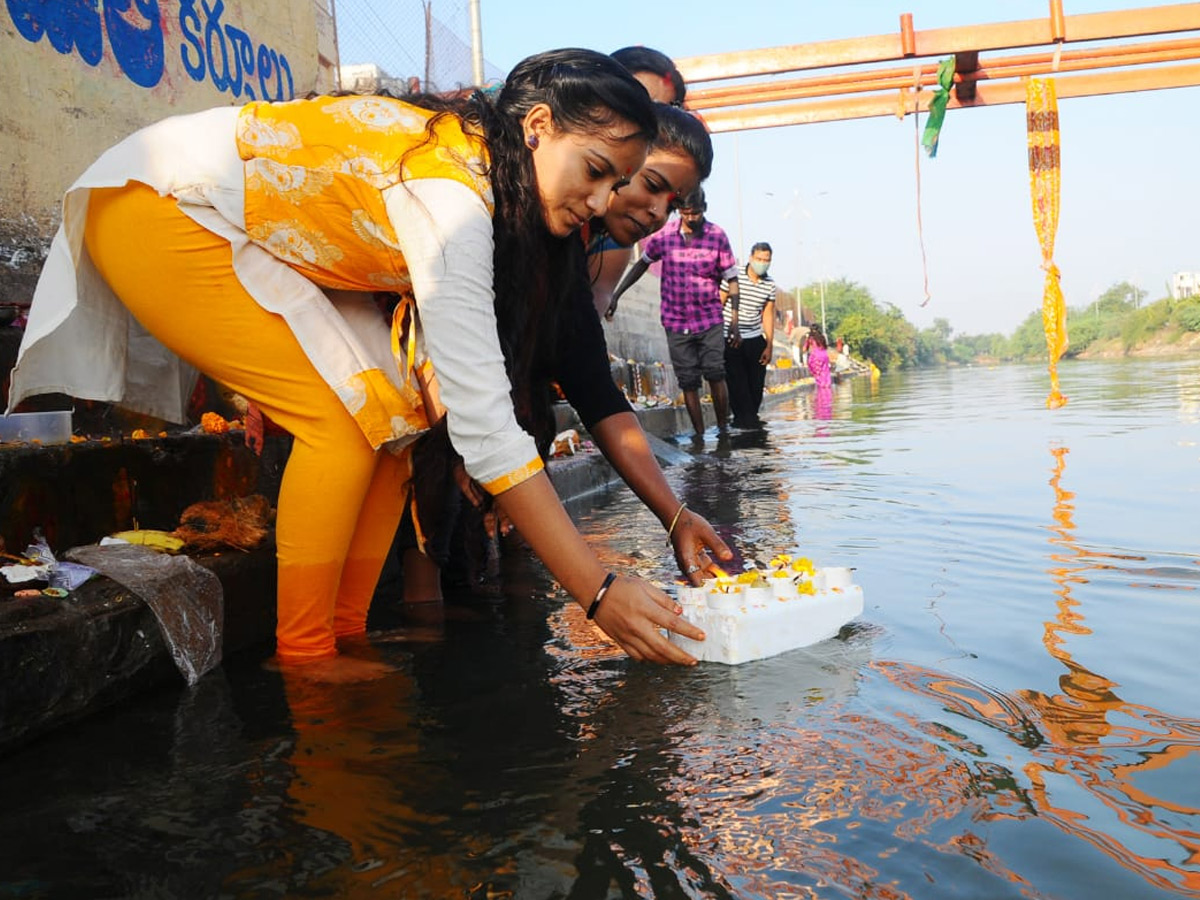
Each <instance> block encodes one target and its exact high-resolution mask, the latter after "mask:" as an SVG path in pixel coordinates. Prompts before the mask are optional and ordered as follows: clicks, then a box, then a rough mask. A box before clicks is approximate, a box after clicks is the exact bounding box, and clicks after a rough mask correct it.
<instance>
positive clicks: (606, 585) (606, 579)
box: [587, 572, 617, 619]
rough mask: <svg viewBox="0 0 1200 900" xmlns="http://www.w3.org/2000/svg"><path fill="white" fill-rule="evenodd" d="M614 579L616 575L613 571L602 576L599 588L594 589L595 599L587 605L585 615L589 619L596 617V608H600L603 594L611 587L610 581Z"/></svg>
mask: <svg viewBox="0 0 1200 900" xmlns="http://www.w3.org/2000/svg"><path fill="white" fill-rule="evenodd" d="M616 580H617V576H616V573H615V572H609V573H608V574H607V575H605V576H604V584H602V585H600V590H598V591H596V599H595V600H593V601H592V605H591V606H589V607H588V611H587V617H588V618H589V619H594V618H596V610H598V609H599V608H600V601H601V600H603V599H604V595H605V594H607V593H608V589H609V588H610V587H612V583H613V582H614V581H616Z"/></svg>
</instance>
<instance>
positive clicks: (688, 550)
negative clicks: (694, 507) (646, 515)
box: [671, 509, 733, 587]
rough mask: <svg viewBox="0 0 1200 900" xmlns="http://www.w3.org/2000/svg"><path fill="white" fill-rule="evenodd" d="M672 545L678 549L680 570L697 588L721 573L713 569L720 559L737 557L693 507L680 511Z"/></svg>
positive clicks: (677, 560) (676, 554) (677, 556)
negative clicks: (705, 580)
mask: <svg viewBox="0 0 1200 900" xmlns="http://www.w3.org/2000/svg"><path fill="white" fill-rule="evenodd" d="M671 546H672V547H674V548H675V562H677V563H679V571H680V572H682V573H683V577H684V578H686V579H687V580H688V583H690V584H691V585H692V586H693V587H699V586H700V585H701V584H702V583H703V581H704V579H705V578H709V577H712V576H713V575H715V574H717V573H716V572H713V571H712V569H713V567H714V566H715V565H716V560H718V559H719V560H722V561H723V562H728V561H729V560H731V559H733V551H732V550H730V549H729V547H728V546H727V545H726V543H725V542H724V541H723V540H721V538H720V536H719V535H718V534H717V533H716V531H714V530H713V527H712V526H711V525H709V524H708V520H707V519H705V518H704V516H702V515H699V514H698V513H694V512H692V511H691V510H690V509H685V510H684V511H683V512H682V513H680V516H679V521H678V522H676V523H675V530H674V531H672V532H671Z"/></svg>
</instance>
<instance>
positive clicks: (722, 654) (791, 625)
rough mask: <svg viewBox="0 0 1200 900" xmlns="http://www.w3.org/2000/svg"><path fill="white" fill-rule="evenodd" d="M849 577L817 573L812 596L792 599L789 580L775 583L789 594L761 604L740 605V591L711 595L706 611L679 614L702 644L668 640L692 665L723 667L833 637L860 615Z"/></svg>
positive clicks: (859, 595) (859, 596) (833, 571)
mask: <svg viewBox="0 0 1200 900" xmlns="http://www.w3.org/2000/svg"><path fill="white" fill-rule="evenodd" d="M851 574H852V573H851V570H850V569H846V568H830V569H818V570H817V573H816V575H815V576H814V578H813V587H814V593H812V594H797V593H795V592H794V589H795V585H794V584H793V583H792V581H791V579H778V580H780V581H786V582H788V584H790V585H791V586H792V588H793V592H789V593H788V595H783V596H781V595H780V593H778V592H777V593H776V595H775V596H773V597H772V598H771V599H769V600H762V601H761V602H745V600H744V595H743V592H740V591H739V592H735V593H729V594H725V593H721V592H717V591H710V592H709V593H708V595H707V597H708V603H707V606H705V607H689V608H687V609H685V610H684V617H685V618H686V619H687V620H688V621H690V622H692V623H693V624H694V625H696V626H698V627H699V628H701V629H702V630H703V631H704V633H705V634H706V635H707V637H706V639H705V640H704V641H702V642H701V641H692V640H689V639H687V638H684V637H680V636H679V635H677V634H670V635H669V638H670V640H671V641H672V643H675V644H677V645H678V646H680V647H681V648H683V649H684V650H686V651H687V652H688V653H690V654H692V656H694V657H696V659H699V660H702V661H706V662H719V663H725V664H726V665H737V664H739V663H744V662H750V661H751V660H755V659H764V658H766V657H768V656H775V655H777V654H779V653H784V652H786V651H788V650H794V649H795V648H797V647H807V646H810V645H812V644H815V643H817V642H818V641H823V640H826V639H828V638H831V637H833V636H834V635H836V634H837V633H838V631H840V630H841V627H842V626H843V625H845V624H846V623H847V622H849V621H850V620H851V619H853V618H855V617H857V616H859V615H861V614H862V611H863V592H862V588H861V587H859V586H858V585H856V584H854V583H853V581H852V580H851ZM772 581H775V579H772ZM772 587H775V585H774V584H773V585H772ZM763 593H765V592H763ZM756 599H757V598H756Z"/></svg>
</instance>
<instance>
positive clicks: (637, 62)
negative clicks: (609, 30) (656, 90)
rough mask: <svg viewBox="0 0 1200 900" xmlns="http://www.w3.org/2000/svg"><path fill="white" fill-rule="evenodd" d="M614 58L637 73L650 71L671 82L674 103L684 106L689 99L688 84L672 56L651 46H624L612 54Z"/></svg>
mask: <svg viewBox="0 0 1200 900" xmlns="http://www.w3.org/2000/svg"><path fill="white" fill-rule="evenodd" d="M612 58H613V59H615V60H616V61H617V62H619V63H620V64H621V65H623V66H624V67H625V68H627V69H628V70H629V71H630V72H632V73H633V74H634V75H636V74H637V73H638V72H650V73H652V74H654V75H658V76H659V77H660V78H662V79H663V80H664V81H667V82H670V85H671V90H672V92H673V93H674V99H673V100H672V104H673V105H675V106H682V105H683V101H684V100H685V99H687V85H686V84H684V81H683V76H682V75H681V74H679V70H678V69H677V68H675V63H674V62H672V61H671V57H669V56H667V54H665V53H662V52H660V51H658V50H652V49H650V48H649V47H622V48H621V49H620V50H617V51H615V52H614V53H613V54H612Z"/></svg>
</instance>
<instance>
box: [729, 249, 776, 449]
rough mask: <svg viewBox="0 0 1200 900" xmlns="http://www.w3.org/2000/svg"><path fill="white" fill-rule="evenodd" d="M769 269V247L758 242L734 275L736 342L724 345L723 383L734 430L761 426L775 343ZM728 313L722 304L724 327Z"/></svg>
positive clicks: (772, 296)
mask: <svg viewBox="0 0 1200 900" xmlns="http://www.w3.org/2000/svg"><path fill="white" fill-rule="evenodd" d="M770 268H771V245H770V244H768V243H766V242H763V241H760V242H759V243H757V244H755V245H754V246H753V247H751V248H750V262H748V263H746V265H745V266H744V267H743V268H742V270H741V271H739V272H738V290H739V291H740V293H741V307H740V309H739V310H738V333H737V336H736V339H734V336H733V335H732V334H731V335H730V340H729V341H728V342H727V343H726V345H725V380H726V382H727V383H728V384H729V408H730V410H732V412H733V427H734V428H759V427H761V426H762V422H761V420H760V419H759V418H758V410H759V408H760V407H761V406H762V397H763V386H764V384H765V383H766V379H767V365H768V364H769V363H770V362H771V348H772V346H773V344H774V341H775V281H774V280H773V279H772V278H771V276H770V275H768V274H767V270H768V269H770ZM732 312H733V311H732V310H731V309H730V307H729V304H728V303H726V305H725V324H726V326H728V325H729V322H730V319H731V317H732ZM731 331H732V329H731Z"/></svg>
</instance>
